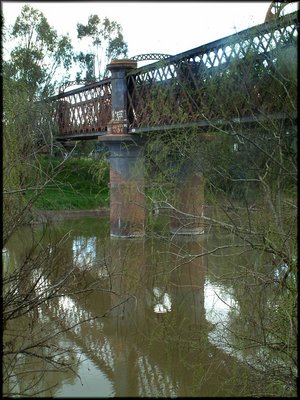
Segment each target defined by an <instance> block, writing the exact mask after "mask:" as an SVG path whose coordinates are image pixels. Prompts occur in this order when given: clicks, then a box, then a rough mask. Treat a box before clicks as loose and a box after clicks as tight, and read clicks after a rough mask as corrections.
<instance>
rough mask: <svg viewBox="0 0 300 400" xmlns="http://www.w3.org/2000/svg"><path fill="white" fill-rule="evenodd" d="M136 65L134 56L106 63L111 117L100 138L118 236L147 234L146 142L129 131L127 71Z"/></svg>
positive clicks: (112, 224) (113, 224)
mask: <svg viewBox="0 0 300 400" xmlns="http://www.w3.org/2000/svg"><path fill="white" fill-rule="evenodd" d="M136 66H137V63H136V61H132V60H113V61H112V62H111V64H109V65H108V66H107V68H108V69H109V70H110V71H111V73H112V77H111V80H112V94H111V99H112V100H111V101H112V119H111V121H110V122H109V124H108V133H107V135H104V136H100V137H99V141H101V142H104V144H105V145H106V146H107V147H108V148H109V152H110V155H109V163H110V227H111V228H110V233H111V236H116V237H139V236H143V235H144V221H145V208H144V201H145V200H144V171H143V146H142V145H143V143H142V141H140V140H138V139H139V138H135V137H133V136H132V135H129V134H128V124H129V122H128V118H127V84H126V72H127V71H128V70H130V69H132V68H136Z"/></svg>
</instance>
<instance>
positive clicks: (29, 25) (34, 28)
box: [7, 5, 73, 100]
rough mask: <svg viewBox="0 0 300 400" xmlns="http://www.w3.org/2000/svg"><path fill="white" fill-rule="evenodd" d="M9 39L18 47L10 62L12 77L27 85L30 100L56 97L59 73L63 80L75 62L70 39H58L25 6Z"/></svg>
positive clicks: (37, 14)
mask: <svg viewBox="0 0 300 400" xmlns="http://www.w3.org/2000/svg"><path fill="white" fill-rule="evenodd" d="M8 38H9V39H10V40H12V41H13V43H15V46H14V48H13V49H12V50H11V52H10V59H9V61H7V65H8V67H9V71H10V76H11V77H12V78H13V79H15V80H16V81H20V82H25V83H26V84H27V88H28V91H29V93H28V98H29V100H36V99H37V98H40V97H44V98H45V97H47V96H49V95H51V94H53V92H54V91H55V90H56V89H57V87H58V85H59V80H60V78H59V75H58V72H60V73H61V74H62V78H61V80H63V75H65V74H66V72H67V71H68V70H69V69H70V67H71V65H72V62H73V48H72V44H71V40H70V38H69V36H67V35H65V36H59V35H58V34H57V32H56V31H55V29H53V28H52V27H51V26H50V25H49V23H48V21H47V19H46V17H45V16H44V15H43V13H42V12H40V11H38V10H36V9H34V8H32V7H30V6H28V5H24V6H23V8H22V10H21V14H20V15H19V16H18V17H17V19H16V22H15V24H14V25H13V26H12V28H11V30H10V31H9V33H8ZM60 67H62V68H63V69H61V68H60Z"/></svg>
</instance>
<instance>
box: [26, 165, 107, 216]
mask: <svg viewBox="0 0 300 400" xmlns="http://www.w3.org/2000/svg"><path fill="white" fill-rule="evenodd" d="M60 164H62V165H60ZM38 167H39V171H40V172H41V173H42V174H43V175H44V176H45V177H46V176H51V177H52V178H51V181H50V182H49V183H48V184H47V186H46V187H45V189H44V190H43V191H42V192H41V194H40V196H39V198H38V200H37V201H36V203H35V208H37V209H42V210H75V209H81V210H86V209H95V208H98V207H108V206H109V188H108V180H109V175H108V166H107V164H106V162H104V161H103V160H99V161H96V160H92V159H71V160H66V161H64V163H62V160H53V159H46V158H44V159H41V160H39V166H38ZM26 196H28V197H29V196H30V193H28V194H26Z"/></svg>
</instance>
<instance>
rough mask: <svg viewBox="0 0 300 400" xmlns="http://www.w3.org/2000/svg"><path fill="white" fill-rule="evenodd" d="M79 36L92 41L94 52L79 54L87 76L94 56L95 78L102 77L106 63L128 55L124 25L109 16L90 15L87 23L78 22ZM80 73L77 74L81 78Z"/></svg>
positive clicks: (78, 56) (89, 73)
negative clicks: (101, 17)
mask: <svg viewBox="0 0 300 400" xmlns="http://www.w3.org/2000/svg"><path fill="white" fill-rule="evenodd" d="M77 37H78V38H79V39H87V40H88V42H91V45H90V46H91V48H92V53H88V54H84V53H82V52H80V53H79V54H78V55H77V59H78V61H79V62H80V63H81V64H82V67H84V65H85V69H86V78H88V77H90V76H91V75H92V74H91V62H92V58H93V57H94V60H93V61H94V78H95V79H101V78H102V77H103V74H104V72H103V70H104V69H105V66H106V64H107V63H108V62H109V60H111V59H112V58H118V57H120V56H122V57H126V55H127V47H128V46H127V43H126V42H125V41H124V37H123V34H122V27H121V25H120V24H118V23H117V22H116V21H110V20H109V19H108V18H107V17H105V18H104V19H103V20H102V19H100V18H99V16H98V15H95V14H94V15H90V16H89V18H88V23H87V25H84V24H80V23H78V24H77ZM79 77H80V73H78V74H77V78H78V79H79Z"/></svg>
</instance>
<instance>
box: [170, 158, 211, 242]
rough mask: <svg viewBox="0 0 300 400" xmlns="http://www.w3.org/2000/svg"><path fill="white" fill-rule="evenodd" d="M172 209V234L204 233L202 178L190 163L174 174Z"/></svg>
mask: <svg viewBox="0 0 300 400" xmlns="http://www.w3.org/2000/svg"><path fill="white" fill-rule="evenodd" d="M175 181H176V187H175V196H174V203H173V205H174V208H175V209H174V210H173V212H172V215H171V219H170V230H171V233H172V234H174V235H199V234H202V233H204V223H203V218H202V216H203V211H204V179H203V175H202V173H201V172H199V171H195V170H194V169H193V168H192V167H191V166H190V164H188V163H187V164H186V165H184V166H182V167H181V168H180V171H179V172H178V173H177V174H176V179H175Z"/></svg>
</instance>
